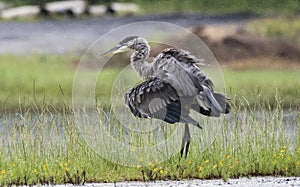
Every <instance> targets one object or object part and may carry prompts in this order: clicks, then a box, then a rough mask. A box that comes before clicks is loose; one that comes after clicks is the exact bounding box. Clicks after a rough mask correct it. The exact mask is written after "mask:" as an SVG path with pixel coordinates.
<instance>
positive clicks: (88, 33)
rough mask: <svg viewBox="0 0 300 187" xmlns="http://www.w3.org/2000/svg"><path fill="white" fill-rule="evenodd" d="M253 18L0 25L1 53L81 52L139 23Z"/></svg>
mask: <svg viewBox="0 0 300 187" xmlns="http://www.w3.org/2000/svg"><path fill="white" fill-rule="evenodd" d="M253 17H255V16H254V15H251V14H233V15H223V16H207V15H200V14H188V15H178V14H176V15H153V16H137V17H102V18H87V19H68V20H60V21H58V20H41V21H34V22H0V46H5V47H1V48H0V54H1V53H2V54H5V53H9V54H32V53H46V54H49V53H50V54H51V53H54V54H65V53H70V52H79V53H83V51H85V50H86V49H87V48H88V47H89V46H90V45H91V44H92V43H93V42H94V41H96V40H97V39H98V38H99V37H100V36H102V35H103V34H105V33H107V32H108V31H110V30H112V29H114V28H116V27H119V26H122V25H124V24H129V23H134V22H139V21H162V22H168V23H173V24H177V25H179V26H182V27H190V26H193V25H203V24H241V23H243V22H244V21H246V20H249V19H252V18H253Z"/></svg>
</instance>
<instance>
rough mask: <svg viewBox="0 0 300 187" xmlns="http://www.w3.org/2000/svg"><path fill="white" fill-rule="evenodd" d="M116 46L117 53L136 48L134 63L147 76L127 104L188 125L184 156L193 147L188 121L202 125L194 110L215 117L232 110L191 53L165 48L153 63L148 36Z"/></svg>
mask: <svg viewBox="0 0 300 187" xmlns="http://www.w3.org/2000/svg"><path fill="white" fill-rule="evenodd" d="M113 49H114V50H115V53H118V52H123V51H125V50H132V51H133V54H132V55H131V58H130V60H131V66H132V67H133V68H134V69H135V70H136V71H137V72H138V73H139V75H140V76H141V77H143V79H144V81H143V82H142V83H140V84H138V85H136V86H135V87H133V88H132V89H130V90H129V91H128V92H127V93H126V95H125V103H126V105H127V106H128V107H129V109H130V111H131V112H132V113H133V115H135V116H136V117H139V118H149V119H151V118H156V119H160V120H163V121H165V122H167V123H176V122H180V123H184V124H186V125H185V134H184V137H183V140H182V150H181V155H182V154H183V150H184V147H185V155H187V153H188V149H189V143H190V133H189V129H188V124H192V125H195V126H197V127H199V128H201V126H200V125H199V123H198V122H197V121H196V120H194V119H192V118H191V117H190V116H189V112H190V110H195V111H197V112H199V113H200V114H202V115H205V116H213V117H219V116H220V115H221V114H222V113H223V114H227V113H229V111H230V106H229V104H228V99H227V98H226V96H225V95H224V94H221V93H216V92H214V89H213V88H214V85H213V82H212V81H211V80H210V79H209V78H208V77H207V76H206V75H205V74H204V73H203V72H202V71H201V69H200V68H199V67H200V66H201V65H203V64H202V61H201V60H200V59H198V58H196V57H195V56H193V55H191V54H190V53H189V52H187V51H184V50H182V49H177V48H168V49H164V50H163V51H161V52H160V53H159V54H158V55H157V56H156V57H155V58H154V60H153V62H152V63H148V62H146V59H147V58H148V57H149V54H150V47H149V45H148V42H147V41H146V40H145V39H144V38H141V37H138V36H130V37H127V38H125V39H124V40H122V41H121V42H120V43H119V44H118V45H117V46H116V47H115V48H113ZM110 51H111V50H110Z"/></svg>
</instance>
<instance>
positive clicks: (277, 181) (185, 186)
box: [56, 177, 300, 187]
mask: <svg viewBox="0 0 300 187" xmlns="http://www.w3.org/2000/svg"><path fill="white" fill-rule="evenodd" d="M63 186H68V187H71V186H73V185H56V187H63ZM82 186H90V187H104V186H105V187H110V186H112V187H117V186H118V187H121V186H126V187H129V186H149V187H158V186H165V187H175V186H182V187H193V186H206V187H209V186H227V187H234V186H240V187H248V186H249V187H250V186H251V187H256V186H257V187H273V186H282V187H285V186H300V177H253V178H250V179H249V178H240V179H229V180H228V181H223V180H184V181H154V182H136V181H134V182H116V183H90V184H86V185H82Z"/></svg>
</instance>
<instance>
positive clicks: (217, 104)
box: [198, 86, 230, 117]
mask: <svg viewBox="0 0 300 187" xmlns="http://www.w3.org/2000/svg"><path fill="white" fill-rule="evenodd" d="M198 103H199V104H200V105H201V107H203V109H204V110H207V111H210V116H215V117H218V116H220V115H221V113H225V114H227V113H229V111H230V106H229V104H228V99H227V98H226V96H225V95H223V94H220V93H213V92H212V91H211V90H210V89H209V88H207V87H206V86H203V91H201V92H200V93H199V97H198Z"/></svg>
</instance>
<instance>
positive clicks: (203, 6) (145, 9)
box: [6, 0, 300, 14]
mask: <svg viewBox="0 0 300 187" xmlns="http://www.w3.org/2000/svg"><path fill="white" fill-rule="evenodd" d="M6 1H7V0H6ZM49 1H51V0H42V1H40V0H22V1H21V0H13V1H9V2H13V3H14V4H16V5H25V4H38V5H43V4H44V3H46V2H49ZM89 2H91V3H95V4H96V3H99V4H103V3H105V4H109V3H110V2H112V1H110V0H104V1H103V0H90V1H89ZM119 2H133V3H136V4H138V5H139V6H140V7H141V14H156V13H161V14H162V13H176V12H177V13H178V12H181V13H191V12H198V13H203V12H204V13H214V14H222V13H236V12H252V13H257V14H267V13H276V14H278V13H283V14H292V13H295V12H297V11H299V6H300V3H299V1H293V0H287V1H282V0H264V1H259V0H239V1H232V0H183V1H182V0H168V1H161V0H155V1H146V0H133V1H129V0H120V1H119Z"/></svg>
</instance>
